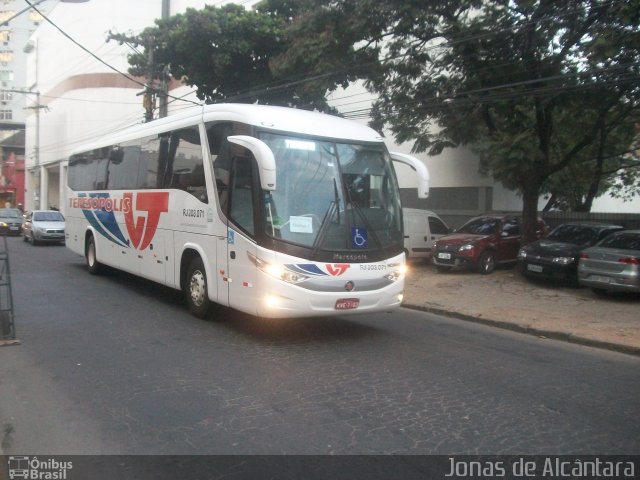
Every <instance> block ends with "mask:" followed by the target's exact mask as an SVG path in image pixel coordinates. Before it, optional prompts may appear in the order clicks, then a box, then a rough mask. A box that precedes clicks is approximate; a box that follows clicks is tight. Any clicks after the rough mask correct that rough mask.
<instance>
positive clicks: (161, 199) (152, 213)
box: [123, 192, 169, 250]
mask: <svg viewBox="0 0 640 480" xmlns="http://www.w3.org/2000/svg"><path fill="white" fill-rule="evenodd" d="M123 198H124V199H126V200H128V201H129V202H130V203H129V204H130V205H131V208H130V209H129V210H127V211H126V212H125V215H124V221H125V223H126V225H127V231H128V232H129V238H130V239H131V246H132V247H133V248H135V249H137V250H144V249H145V248H147V247H148V246H149V244H150V243H151V240H153V237H154V235H155V234H156V229H157V228H158V222H159V221H160V214H161V213H163V212H168V211H169V192H142V193H138V194H137V195H136V197H135V198H136V202H135V205H134V203H133V193H131V192H129V193H125V194H124V195H123ZM134 211H137V212H147V215H146V216H143V215H140V216H137V217H135V218H134V214H133V212H134Z"/></svg>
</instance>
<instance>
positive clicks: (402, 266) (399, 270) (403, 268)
mask: <svg viewBox="0 0 640 480" xmlns="http://www.w3.org/2000/svg"><path fill="white" fill-rule="evenodd" d="M389 268H390V269H391V272H390V273H387V274H386V275H385V278H387V279H389V280H391V281H392V282H396V281H398V280H399V279H401V278H402V277H404V276H405V275H406V274H407V271H408V267H407V264H406V263H394V264H390V265H389Z"/></svg>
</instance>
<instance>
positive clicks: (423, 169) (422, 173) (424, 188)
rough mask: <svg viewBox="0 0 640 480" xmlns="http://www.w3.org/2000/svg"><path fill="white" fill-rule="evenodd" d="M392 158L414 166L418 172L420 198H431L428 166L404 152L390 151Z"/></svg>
mask: <svg viewBox="0 0 640 480" xmlns="http://www.w3.org/2000/svg"><path fill="white" fill-rule="evenodd" d="M389 154H390V155H391V160H393V161H394V162H400V163H404V164H405V165H409V166H410V167H411V168H413V169H414V170H415V171H416V173H417V174H418V198H429V170H428V169H427V166H426V165H425V164H424V163H422V162H421V161H420V160H418V159H417V158H415V157H412V156H411V155H406V154H404V153H398V152H389Z"/></svg>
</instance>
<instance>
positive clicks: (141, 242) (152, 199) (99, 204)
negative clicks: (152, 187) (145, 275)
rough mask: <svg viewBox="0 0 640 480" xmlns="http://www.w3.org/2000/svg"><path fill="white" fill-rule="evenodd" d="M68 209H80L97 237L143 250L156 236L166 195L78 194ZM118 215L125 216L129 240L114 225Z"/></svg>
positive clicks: (167, 193) (167, 205)
mask: <svg viewBox="0 0 640 480" xmlns="http://www.w3.org/2000/svg"><path fill="white" fill-rule="evenodd" d="M69 206H70V207H71V208H79V209H81V210H82V213H83V214H84V216H85V218H86V219H87V221H88V222H89V223H90V224H91V226H92V227H93V228H95V229H96V231H97V232H98V233H100V235H102V236H104V237H106V238H108V239H109V240H111V241H112V242H115V243H117V244H118V245H121V246H123V247H130V248H135V249H136V250H144V249H145V248H147V247H148V246H149V244H150V243H151V240H152V239H153V237H154V235H155V234H156V229H157V228H158V222H159V221H160V215H161V214H162V213H164V212H168V211H169V192H138V193H133V192H127V193H124V194H123V195H122V198H112V197H111V196H110V195H109V194H108V193H90V194H88V195H87V194H80V195H79V196H77V197H72V198H70V199H69ZM118 212H121V213H123V214H124V222H125V226H126V227H127V234H128V237H129V238H128V239H127V238H125V235H124V233H123V232H122V230H121V229H120V227H119V226H118V222H117V221H116V215H115V214H116V213H118Z"/></svg>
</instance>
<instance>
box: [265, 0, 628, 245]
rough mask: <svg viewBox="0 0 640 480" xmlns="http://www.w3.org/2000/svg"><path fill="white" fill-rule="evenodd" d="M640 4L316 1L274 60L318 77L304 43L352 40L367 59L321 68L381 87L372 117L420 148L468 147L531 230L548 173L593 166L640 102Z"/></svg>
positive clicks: (339, 44) (530, 234) (330, 62)
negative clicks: (517, 202) (516, 199)
mask: <svg viewBox="0 0 640 480" xmlns="http://www.w3.org/2000/svg"><path fill="white" fill-rule="evenodd" d="M639 10H640V6H639V4H638V3H637V2H618V1H610V0H609V1H607V0H484V1H483V0H440V1H432V2H424V1H421V0H387V1H386V2H378V1H374V0H332V1H318V2H317V3H316V8H315V9H314V11H313V13H311V14H309V13H307V14H306V15H304V16H300V17H299V18H298V19H297V20H296V21H294V22H293V23H292V24H291V26H290V31H291V32H293V33H290V35H293V34H296V35H297V36H298V38H297V40H296V43H295V44H293V45H292V46H291V47H290V48H289V50H288V51H287V52H285V53H284V54H283V55H281V56H280V58H279V59H277V60H276V61H274V62H273V63H274V65H276V66H277V67H278V68H277V69H276V71H277V73H278V74H280V75H282V74H285V73H287V72H291V71H293V70H296V71H300V70H302V69H303V68H304V69H305V71H306V72H307V73H308V74H309V75H311V76H313V75H317V74H319V73H321V72H318V70H317V66H316V65H317V63H318V59H317V58H316V56H315V55H314V58H313V61H306V57H305V55H306V53H305V50H304V48H300V46H303V47H304V46H305V45H306V44H307V43H306V42H315V45H316V49H317V51H320V52H322V51H323V49H324V48H328V47H326V46H323V45H325V44H326V45H331V46H332V50H333V51H339V50H342V51H345V52H350V51H353V53H350V54H349V55H347V59H348V60H351V59H353V58H355V59H363V60H362V62H361V63H353V64H352V65H349V64H345V62H344V61H341V59H340V58H339V57H338V58H334V59H327V58H323V60H324V62H323V70H329V69H331V70H333V71H336V72H342V71H344V70H345V69H348V71H349V72H351V73H353V74H357V76H358V77H360V78H362V79H364V80H365V81H366V85H367V87H368V88H369V89H370V90H371V91H372V92H374V93H376V94H377V95H378V100H377V101H376V102H375V104H374V107H373V110H372V112H371V115H372V118H373V125H374V126H375V127H377V128H380V129H381V128H382V127H388V128H389V129H390V131H391V132H392V134H393V135H394V137H395V139H396V141H398V142H405V141H413V142H414V147H413V149H414V151H415V152H421V151H428V152H429V153H430V154H438V153H440V152H441V151H442V150H443V149H444V148H448V147H455V146H458V145H468V146H470V147H471V148H472V149H473V150H474V151H475V152H476V153H477V154H478V155H479V157H480V161H481V170H482V171H483V172H486V173H488V174H490V175H492V176H493V177H494V178H495V179H496V180H498V181H500V182H502V183H503V184H504V185H505V186H506V187H508V188H511V189H516V190H517V191H519V193H520V194H521V195H522V199H523V212H522V213H523V226H524V228H523V229H524V232H523V233H524V239H525V241H529V240H531V239H533V238H534V237H535V230H536V217H537V205H538V200H539V198H540V195H541V193H543V192H544V191H545V190H544V189H545V186H547V185H548V184H549V183H548V182H549V179H550V178H551V177H553V176H554V175H557V174H558V173H559V172H563V171H564V170H565V169H567V168H568V167H569V166H573V167H574V168H577V169H581V170H582V169H586V168H587V167H588V166H589V165H590V162H591V163H593V162H592V160H593V158H594V157H593V155H590V154H589V153H588V152H589V149H590V148H591V149H592V151H593V150H594V149H595V150H597V147H595V146H596V145H598V143H599V142H601V140H602V135H603V134H606V135H612V132H613V131H614V130H615V129H617V128H622V129H627V128H628V126H629V124H630V123H631V122H632V121H633V120H632V119H634V115H635V114H636V113H637V111H638V108H639V103H640V88H639V87H638V85H639V82H638V80H640V33H639V29H638V26H639V16H640V13H639ZM336 32H339V34H336ZM305 38H306V41H305ZM321 40H323V41H324V44H323V43H321V42H320V41H321ZM319 43H320V44H319ZM318 44H319V45H318ZM371 59H376V63H375V65H372V64H371V63H370V62H371ZM363 62H369V64H368V65H369V68H368V69H366V68H363V67H364V66H365V65H366V64H365V63H363ZM607 132H609V133H607ZM603 145H604V144H603ZM622 147H623V148H622V149H623V150H624V147H625V146H624V145H623V146H622ZM604 151H609V147H606V148H603V152H604ZM603 155H604V154H603ZM596 158H597V157H596ZM595 164H597V162H596V163H595Z"/></svg>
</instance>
